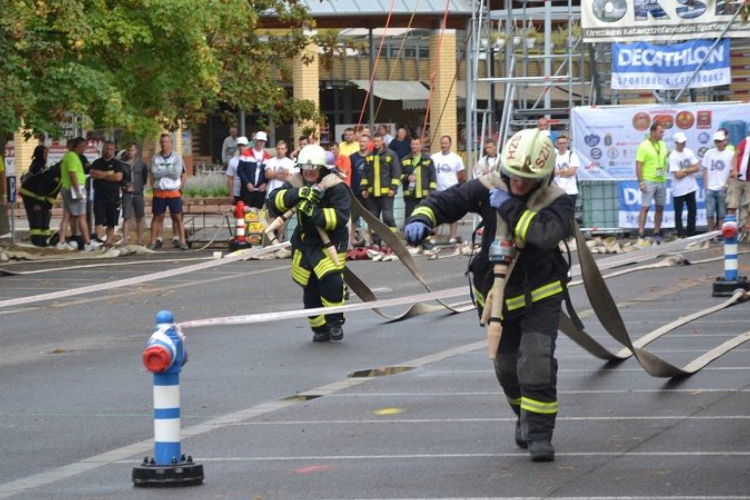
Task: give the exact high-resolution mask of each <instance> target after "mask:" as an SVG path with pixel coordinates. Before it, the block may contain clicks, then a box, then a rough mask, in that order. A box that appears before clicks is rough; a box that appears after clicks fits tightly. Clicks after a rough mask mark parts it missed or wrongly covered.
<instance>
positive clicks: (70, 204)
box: [56, 137, 101, 250]
mask: <svg viewBox="0 0 750 500" xmlns="http://www.w3.org/2000/svg"><path fill="white" fill-rule="evenodd" d="M85 149H86V139H84V138H83V137H76V138H75V139H73V144H72V148H71V149H70V150H69V151H68V152H67V153H65V156H63V159H62V163H61V164H60V175H61V176H62V189H61V190H60V192H61V193H62V198H63V222H62V224H61V226H60V241H59V243H58V244H57V247H56V248H57V249H58V250H67V249H73V250H76V249H78V245H77V244H75V243H74V244H73V245H68V244H67V243H66V241H65V238H66V234H65V233H66V230H67V228H68V221H72V223H73V224H77V225H78V231H79V232H80V234H81V237H82V238H83V242H84V245H83V249H84V250H96V249H97V248H99V247H100V246H101V243H99V242H98V241H91V236H90V233H89V225H88V222H87V221H86V187H85V185H84V184H85V182H86V174H85V173H84V172H83V164H82V163H81V157H80V155H82V154H83V152H84V150H85ZM66 247H67V248H66ZM73 247H75V248H73Z"/></svg>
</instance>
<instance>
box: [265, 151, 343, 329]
mask: <svg viewBox="0 0 750 500" xmlns="http://www.w3.org/2000/svg"><path fill="white" fill-rule="evenodd" d="M297 163H298V165H299V167H300V173H298V174H294V175H293V176H292V178H291V179H289V180H288V181H286V182H284V184H283V185H282V186H281V187H280V188H278V189H276V190H274V191H272V192H271V193H270V194H269V198H268V200H269V203H268V206H269V209H270V210H271V211H272V212H273V213H274V214H275V215H277V216H283V215H284V214H285V213H287V212H288V211H290V210H293V209H295V208H296V211H297V227H296V228H295V230H294V234H292V238H291V246H292V280H294V282H295V283H297V284H299V285H300V286H302V288H303V289H304V293H303V302H304V306H305V309H312V308H319V307H334V306H340V305H343V304H344V278H343V270H344V264H345V262H346V250H347V247H348V245H349V231H348V228H347V223H348V221H349V215H350V212H351V199H350V198H349V190H348V189H347V187H346V184H345V183H343V181H342V179H341V178H340V177H338V176H337V175H336V174H335V171H334V170H333V168H334V167H333V165H327V164H326V154H325V150H324V149H323V148H321V147H320V146H317V145H308V146H305V147H304V148H302V150H301V151H300V152H299V155H298V156H297ZM308 322H309V323H310V327H311V328H312V331H313V341H314V342H327V341H329V340H342V339H343V338H344V330H343V329H342V325H343V324H344V314H343V313H336V314H326V315H322V314H321V315H318V316H309V317H308Z"/></svg>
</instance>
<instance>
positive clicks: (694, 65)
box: [612, 39, 732, 90]
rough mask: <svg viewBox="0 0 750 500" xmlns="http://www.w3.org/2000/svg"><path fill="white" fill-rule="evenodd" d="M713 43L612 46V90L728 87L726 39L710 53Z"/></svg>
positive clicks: (727, 45)
mask: <svg viewBox="0 0 750 500" xmlns="http://www.w3.org/2000/svg"><path fill="white" fill-rule="evenodd" d="M713 44H714V42H713V41H712V40H695V41H692V42H685V43H678V44H674V45H661V46H659V45H652V44H650V43H647V42H639V43H631V44H622V43H613V44H612V88H613V89H656V90H669V89H682V88H684V87H685V85H687V86H688V87H689V88H700V87H713V86H716V85H729V84H730V83H732V78H731V72H730V67H729V40H727V39H724V40H721V41H719V43H718V45H717V46H716V47H715V48H714V49H713V50H711V47H712V46H713ZM701 63H702V65H701ZM699 67H700V71H698V73H696V74H695V77H693V74H694V73H695V70H697V69H698V68H699ZM691 77H693V78H692V80H691Z"/></svg>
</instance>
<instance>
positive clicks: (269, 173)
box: [266, 141, 299, 193]
mask: <svg viewBox="0 0 750 500" xmlns="http://www.w3.org/2000/svg"><path fill="white" fill-rule="evenodd" d="M286 152H287V145H286V142H285V141H279V142H277V143H276V156H274V157H273V158H271V159H269V160H266V179H268V180H269V182H268V186H267V188H266V191H268V192H269V193H270V192H271V191H273V190H274V189H278V188H280V187H281V185H282V184H284V181H287V180H289V178H290V177H292V175H294V174H295V173H297V172H299V169H298V168H297V167H295V166H294V161H293V160H292V159H291V158H287V156H286Z"/></svg>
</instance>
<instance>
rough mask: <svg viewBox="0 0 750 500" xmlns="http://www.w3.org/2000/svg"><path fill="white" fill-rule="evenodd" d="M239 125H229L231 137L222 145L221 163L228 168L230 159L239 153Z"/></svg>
mask: <svg viewBox="0 0 750 500" xmlns="http://www.w3.org/2000/svg"><path fill="white" fill-rule="evenodd" d="M239 132H240V131H239V129H237V127H229V137H227V138H226V139H224V143H223V144H222V145H221V163H222V165H224V168H226V167H227V166H228V165H229V160H231V159H232V158H234V157H235V155H236V153H237V139H238V137H237V136H238V134H239Z"/></svg>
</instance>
